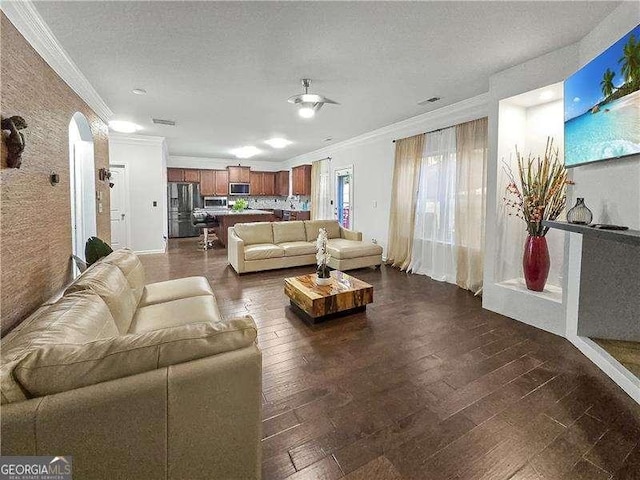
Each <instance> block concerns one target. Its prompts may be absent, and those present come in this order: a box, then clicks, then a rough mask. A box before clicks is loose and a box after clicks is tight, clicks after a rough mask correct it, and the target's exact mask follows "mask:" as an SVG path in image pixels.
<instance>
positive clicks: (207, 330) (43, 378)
mask: <svg viewBox="0 0 640 480" xmlns="http://www.w3.org/2000/svg"><path fill="white" fill-rule="evenodd" d="M255 339H256V326H255V324H254V323H253V319H252V318H251V317H249V316H247V317H241V318H237V319H233V320H230V321H229V322H224V323H222V322H220V323H210V322H203V323H191V324H187V325H182V326H179V327H172V328H165V329H161V330H154V331H149V332H146V333H141V334H138V335H120V336H117V337H113V338H109V339H106V340H98V341H95V342H91V343H85V344H78V345H69V344H66V345H51V346H48V347H45V348H41V349H38V350H36V351H34V352H32V353H30V354H29V355H27V356H26V357H25V358H24V359H22V360H21V361H20V362H19V363H18V365H17V366H16V367H15V369H14V374H15V376H16V378H17V380H18V381H19V382H20V384H21V385H22V387H23V388H24V389H25V390H27V391H28V392H29V393H30V394H31V395H32V396H43V395H52V394H55V393H59V392H64V391H68V390H73V389H76V388H81V387H85V386H87V385H94V384H96V383H101V382H106V381H109V380H114V379H117V378H122V377H127V376H130V375H135V374H138V373H142V372H146V371H149V370H155V369H158V368H163V367H166V366H168V365H175V364H178V363H183V362H189V361H191V360H196V359H199V358H203V357H208V356H212V355H217V354H219V353H223V352H228V351H231V350H237V349H240V348H244V347H247V346H249V345H251V344H252V343H253V342H255Z"/></svg>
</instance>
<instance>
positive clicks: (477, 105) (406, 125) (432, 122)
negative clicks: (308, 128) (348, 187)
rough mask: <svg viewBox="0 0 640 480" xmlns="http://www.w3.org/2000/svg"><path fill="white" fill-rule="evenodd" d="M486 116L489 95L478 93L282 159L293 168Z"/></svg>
mask: <svg viewBox="0 0 640 480" xmlns="http://www.w3.org/2000/svg"><path fill="white" fill-rule="evenodd" d="M488 113H489V93H488V92H487V93H481V94H480V95H476V96H475V97H471V98H467V99H466V100H461V101H460V102H456V103H452V104H451V105H446V106H444V107H441V108H438V109H436V110H432V111H430V112H426V113H422V114H420V115H416V116H415V117H411V118H407V119H406V120H401V121H399V122H396V123H392V124H391V125H387V126H385V127H381V128H378V129H376V130H371V131H370V132H367V133H363V134H362V135H358V136H356V137H352V138H349V139H348V140H343V141H342V142H338V143H334V144H333V145H330V146H327V147H322V148H320V149H318V150H313V151H311V152H307V153H303V154H300V155H297V156H295V157H293V158H290V159H289V160H285V162H287V163H288V164H290V165H295V164H296V163H299V162H301V161H309V159H310V157H313V158H321V157H322V158H325V157H330V156H331V153H332V152H335V151H336V150H340V149H343V148H347V147H352V146H354V145H360V144H363V143H367V142H369V141H372V140H375V139H378V138H380V137H385V136H394V134H400V135H402V136H403V137H406V136H407V134H406V132H407V131H411V130H416V132H415V133H413V135H417V134H418V133H421V132H424V131H425V130H424V129H425V125H428V126H429V127H427V129H428V130H431V129H433V130H435V129H438V128H442V127H447V126H450V125H454V124H456V123H462V122H464V121H467V120H459V118H461V117H463V116H471V117H474V116H475V117H476V118H480V117H482V116H486V115H488ZM410 135H411V134H410Z"/></svg>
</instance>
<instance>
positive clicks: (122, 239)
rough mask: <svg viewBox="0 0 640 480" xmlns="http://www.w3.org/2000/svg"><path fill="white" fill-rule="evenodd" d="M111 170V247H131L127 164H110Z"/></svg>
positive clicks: (115, 248)
mask: <svg viewBox="0 0 640 480" xmlns="http://www.w3.org/2000/svg"><path fill="white" fill-rule="evenodd" d="M109 171H110V172H111V179H110V182H111V183H112V184H113V186H112V187H111V192H110V194H111V248H113V249H114V250H117V249H118V248H126V247H129V246H130V245H129V214H128V210H129V209H128V205H129V202H128V197H127V192H128V187H127V185H128V178H127V168H126V166H125V165H110V166H109Z"/></svg>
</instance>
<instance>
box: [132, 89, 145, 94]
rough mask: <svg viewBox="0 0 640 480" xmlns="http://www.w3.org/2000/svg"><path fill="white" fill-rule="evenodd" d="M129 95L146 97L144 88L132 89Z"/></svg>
mask: <svg viewBox="0 0 640 480" xmlns="http://www.w3.org/2000/svg"><path fill="white" fill-rule="evenodd" d="M131 93H135V94H136V95H146V94H147V91H146V90H145V89H144V88H134V89H133V90H131Z"/></svg>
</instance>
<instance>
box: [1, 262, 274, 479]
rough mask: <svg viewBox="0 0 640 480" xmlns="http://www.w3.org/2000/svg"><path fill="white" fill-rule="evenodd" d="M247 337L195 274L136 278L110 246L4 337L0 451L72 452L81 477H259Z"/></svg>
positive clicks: (253, 353)
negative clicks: (54, 298) (157, 280)
mask: <svg viewBox="0 0 640 480" xmlns="http://www.w3.org/2000/svg"><path fill="white" fill-rule="evenodd" d="M255 340H256V326H255V324H254V322H253V320H252V319H251V317H249V316H245V317H240V318H234V319H230V320H224V319H222V317H221V316H220V312H219V310H218V306H217V304H216V299H215V296H214V294H213V291H212V290H211V287H210V285H209V283H208V282H207V280H206V279H205V278H202V277H191V278H183V279H179V280H170V281H167V282H160V283H153V284H150V285H145V279H144V270H143V267H142V264H141V263H140V261H139V259H138V258H137V257H136V255H134V254H133V253H131V252H130V251H127V250H118V251H116V252H114V253H112V254H111V255H109V256H108V257H106V258H105V259H103V260H102V261H100V262H98V263H97V264H95V265H93V266H91V267H90V268H89V269H88V270H87V271H86V272H84V273H83V274H82V275H81V276H80V277H79V278H78V279H76V281H74V282H73V284H72V285H71V286H70V287H69V288H67V290H66V292H65V294H64V295H63V296H62V297H61V298H60V299H59V300H58V301H56V302H55V303H51V304H46V305H43V306H42V307H41V308H40V309H38V310H37V311H36V312H35V313H34V314H33V315H31V316H30V317H29V318H27V319H26V320H25V321H24V322H22V323H21V324H20V325H19V326H18V327H17V328H16V329H14V330H13V331H12V332H10V333H9V334H8V335H7V336H6V337H5V338H3V339H2V343H1V359H2V364H1V366H0V391H1V401H2V415H1V428H2V455H73V475H74V478H79V479H80V478H82V479H87V478H91V479H133V478H135V479H154V480H155V479H159V478H163V479H185V478H189V479H211V478H220V479H223V478H224V479H256V478H259V477H260V466H261V460H260V439H261V420H262V419H261V362H262V360H261V359H262V356H261V353H260V350H259V349H258V348H257V346H256V342H255Z"/></svg>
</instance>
